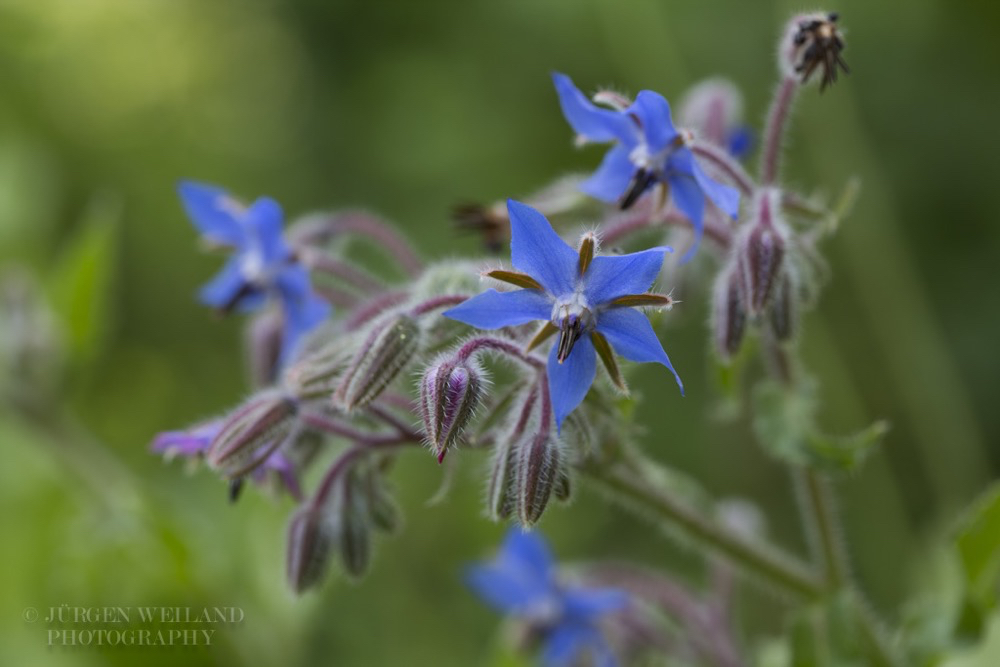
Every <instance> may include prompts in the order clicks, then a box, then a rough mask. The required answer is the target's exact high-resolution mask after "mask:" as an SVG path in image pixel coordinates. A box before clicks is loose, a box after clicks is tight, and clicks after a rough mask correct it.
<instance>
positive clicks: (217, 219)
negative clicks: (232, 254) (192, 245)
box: [177, 181, 245, 247]
mask: <svg viewBox="0 0 1000 667" xmlns="http://www.w3.org/2000/svg"><path fill="white" fill-rule="evenodd" d="M177 193H178V194H179V195H180V197H181V203H182V204H183V205H184V210H185V211H186V212H187V215H188V217H189V218H191V222H193V223H194V226H195V227H197V228H198V231H200V232H201V233H202V235H204V236H205V237H206V238H208V239H210V240H212V241H215V242H216V243H222V244H225V245H230V246H235V247H241V246H242V245H243V240H244V236H245V233H244V231H243V227H242V225H240V223H239V220H237V219H236V217H235V213H236V212H237V210H238V209H237V208H236V207H237V206H238V204H237V203H236V202H235V200H233V199H232V197H230V196H229V194H228V193H227V192H226V191H225V190H223V189H221V188H217V187H214V186H211V185H204V184H202V183H195V182H193V181H181V182H180V183H178V184H177Z"/></svg>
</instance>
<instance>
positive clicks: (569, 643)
mask: <svg viewBox="0 0 1000 667" xmlns="http://www.w3.org/2000/svg"><path fill="white" fill-rule="evenodd" d="M596 642H600V637H599V635H598V634H597V631H596V630H595V629H594V628H591V627H588V626H586V625H578V624H576V623H563V624H561V625H558V626H556V627H555V628H553V629H552V631H551V632H550V633H549V636H548V638H547V639H546V641H545V648H544V650H543V651H542V664H544V665H545V666H546V667H568V666H569V665H572V664H575V663H574V661H575V659H576V657H577V656H578V655H579V653H580V651H581V650H582V649H584V648H586V647H587V646H588V645H593V644H594V643H596Z"/></svg>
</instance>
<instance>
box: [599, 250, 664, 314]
mask: <svg viewBox="0 0 1000 667" xmlns="http://www.w3.org/2000/svg"><path fill="white" fill-rule="evenodd" d="M666 252H670V248H668V247H666V246H663V247H659V248H650V249H649V250H643V251H642V252H634V253H631V254H628V255H602V256H600V257H595V258H594V259H593V260H592V261H591V262H590V268H588V269H587V274H586V275H585V276H584V277H583V279H584V288H583V293H584V295H585V296H586V297H587V301H588V302H589V303H590V304H591V305H595V306H596V305H598V304H601V303H607V302H608V301H612V300H614V299H617V298H618V297H620V296H625V295H626V294H642V293H643V292H645V291H646V290H648V289H649V286H650V285H652V284H653V281H655V280H656V277H657V276H658V275H660V267H662V266H663V254H664V253H666Z"/></svg>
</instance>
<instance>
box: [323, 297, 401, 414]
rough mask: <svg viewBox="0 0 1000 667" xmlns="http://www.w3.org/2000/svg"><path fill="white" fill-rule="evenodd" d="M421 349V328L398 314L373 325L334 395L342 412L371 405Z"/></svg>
mask: <svg viewBox="0 0 1000 667" xmlns="http://www.w3.org/2000/svg"><path fill="white" fill-rule="evenodd" d="M419 349H420V326H419V325H418V324H417V321H416V320H415V319H414V318H412V317H410V316H409V315H406V314H402V313H401V314H398V315H396V316H394V317H392V318H390V319H389V320H388V321H387V322H384V323H382V324H380V325H378V326H376V327H375V328H374V329H373V330H372V331H371V333H370V334H369V336H368V339H367V340H366V341H365V342H364V344H363V345H362V346H361V348H360V349H359V350H358V352H357V354H356V355H355V357H354V361H353V363H352V364H351V366H350V367H349V368H348V369H347V372H346V373H345V374H344V377H343V379H342V380H341V383H340V387H339V388H338V389H337V393H336V394H335V395H334V400H335V402H337V403H339V404H340V405H341V406H342V407H343V408H344V409H345V410H353V409H355V408H360V407H362V406H365V405H367V404H368V403H371V402H372V401H373V400H374V399H375V398H376V397H378V395H379V394H381V393H382V391H383V390H384V389H385V388H386V387H387V386H389V383H390V382H392V381H393V380H395V379H396V376H397V375H399V373H400V371H402V370H403V368H404V367H405V366H406V365H407V364H408V363H409V362H410V360H411V359H412V358H413V356H414V355H415V354H416V353H417V350H419Z"/></svg>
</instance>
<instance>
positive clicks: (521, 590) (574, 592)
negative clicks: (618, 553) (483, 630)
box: [466, 527, 629, 667]
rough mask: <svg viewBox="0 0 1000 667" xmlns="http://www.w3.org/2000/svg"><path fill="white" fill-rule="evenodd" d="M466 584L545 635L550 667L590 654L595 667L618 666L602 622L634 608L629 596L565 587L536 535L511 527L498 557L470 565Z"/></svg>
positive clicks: (545, 659) (545, 654)
mask: <svg viewBox="0 0 1000 667" xmlns="http://www.w3.org/2000/svg"><path fill="white" fill-rule="evenodd" d="M466 582H467V583H468V585H469V587H470V588H472V589H473V590H474V591H475V592H476V594H477V595H479V597H481V598H482V599H483V600H485V601H486V602H487V603H488V604H489V605H491V606H493V607H494V608H496V609H497V610H499V611H501V612H504V613H506V614H510V615H512V616H515V617H517V618H520V619H521V620H524V621H526V622H528V623H529V624H531V626H532V627H533V628H535V629H538V630H540V631H541V633H542V637H543V641H544V648H543V649H542V651H543V652H542V661H543V662H544V664H545V665H547V666H548V667H562V666H563V665H571V664H576V662H575V660H576V659H577V658H578V657H580V656H581V654H585V653H586V652H589V653H590V656H591V658H592V661H593V664H594V665H598V666H600V667H611V666H613V665H614V664H615V663H616V661H615V657H614V654H613V653H612V652H611V649H610V647H609V646H608V644H607V642H606V641H605V640H604V637H603V636H602V635H601V631H600V628H599V627H598V623H599V621H600V619H601V617H602V616H605V615H606V614H609V613H613V612H616V611H620V610H622V609H624V608H625V607H626V606H628V603H629V599H628V595H627V594H626V593H625V592H624V591H619V590H616V589H608V588H585V587H581V586H577V587H572V586H565V585H562V584H561V583H560V582H559V581H558V579H557V577H556V568H555V564H554V563H553V561H552V556H551V554H550V553H549V549H548V546H547V545H546V544H545V541H544V540H543V539H542V538H541V537H539V536H538V535H537V534H536V533H525V532H522V531H521V529H520V528H517V527H514V528H511V529H510V531H509V532H508V533H507V537H506V538H505V539H504V542H503V545H502V546H501V547H500V552H499V553H498V554H497V557H496V559H495V560H493V561H492V562H490V563H486V564H484V565H475V566H472V567H470V568H469V569H468V571H467V573H466ZM588 664H589V663H588Z"/></svg>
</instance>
